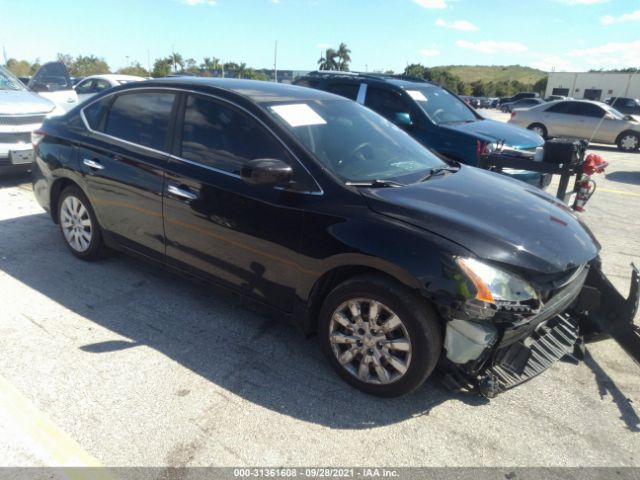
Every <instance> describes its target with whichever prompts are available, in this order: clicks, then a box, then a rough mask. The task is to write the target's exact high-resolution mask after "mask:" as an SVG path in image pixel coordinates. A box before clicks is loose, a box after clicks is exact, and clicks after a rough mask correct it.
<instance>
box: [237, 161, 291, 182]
mask: <svg viewBox="0 0 640 480" xmlns="http://www.w3.org/2000/svg"><path fill="white" fill-rule="evenodd" d="M292 177H293V169H292V168H291V166H290V165H289V164H287V163H285V162H283V161H282V160H278V159H275V158H258V159H256V160H251V161H250V162H248V163H247V164H245V165H243V167H242V169H241V170H240V178H242V180H243V181H244V182H246V183H249V184H251V185H264V186H271V187H275V186H281V185H286V184H287V183H289V182H290V181H291V178H292Z"/></svg>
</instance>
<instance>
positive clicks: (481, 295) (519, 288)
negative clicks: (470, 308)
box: [456, 257, 539, 311]
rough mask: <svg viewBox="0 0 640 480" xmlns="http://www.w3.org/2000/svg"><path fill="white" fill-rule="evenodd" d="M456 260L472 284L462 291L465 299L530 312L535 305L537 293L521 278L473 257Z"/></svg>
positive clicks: (498, 307) (536, 303)
mask: <svg viewBox="0 0 640 480" xmlns="http://www.w3.org/2000/svg"><path fill="white" fill-rule="evenodd" d="M456 263H457V264H458V266H459V267H460V270H461V271H462V273H463V274H464V276H465V277H466V280H467V281H468V282H466V283H467V284H470V285H469V286H470V287H471V288H466V289H465V291H464V293H463V296H465V297H467V300H472V301H473V300H476V301H478V302H481V303H480V305H485V306H493V307H494V308H496V309H505V310H514V311H532V310H535V309H536V308H537V307H538V305H539V302H538V294H537V293H536V291H535V289H534V288H533V287H532V286H531V285H530V284H529V283H528V282H527V281H525V280H523V279H522V278H520V277H518V276H516V275H513V274H512V273H509V272H505V271H504V270H500V269H499V268H496V267H493V266H491V265H488V264H486V263H483V262H481V261H479V260H476V259H474V258H462V257H458V258H456ZM473 303H476V302H473ZM486 304H489V305H486Z"/></svg>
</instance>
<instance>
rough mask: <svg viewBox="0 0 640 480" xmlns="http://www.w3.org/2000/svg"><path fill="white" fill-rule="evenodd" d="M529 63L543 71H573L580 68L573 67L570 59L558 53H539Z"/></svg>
mask: <svg viewBox="0 0 640 480" xmlns="http://www.w3.org/2000/svg"><path fill="white" fill-rule="evenodd" d="M530 65H531V66H532V67H533V68H537V69H539V70H543V71H545V72H551V71H554V72H575V71H577V70H580V69H579V68H576V67H575V65H574V64H573V63H572V61H571V60H568V59H566V58H564V57H562V56H559V55H540V56H539V57H538V59H537V60H535V61H533V62H531V64H530Z"/></svg>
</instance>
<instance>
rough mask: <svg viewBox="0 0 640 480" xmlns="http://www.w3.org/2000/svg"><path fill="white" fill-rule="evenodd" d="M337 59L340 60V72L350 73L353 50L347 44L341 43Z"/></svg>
mask: <svg viewBox="0 0 640 480" xmlns="http://www.w3.org/2000/svg"><path fill="white" fill-rule="evenodd" d="M336 57H337V60H338V70H340V71H343V72H348V71H349V64H350V63H351V50H350V49H349V48H348V47H347V44H346V43H344V42H341V43H340V46H339V47H338V51H337V52H336Z"/></svg>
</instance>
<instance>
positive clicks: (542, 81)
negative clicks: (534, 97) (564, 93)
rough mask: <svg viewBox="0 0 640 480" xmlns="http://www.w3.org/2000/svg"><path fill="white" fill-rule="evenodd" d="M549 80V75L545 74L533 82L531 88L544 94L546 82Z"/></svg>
mask: <svg viewBox="0 0 640 480" xmlns="http://www.w3.org/2000/svg"><path fill="white" fill-rule="evenodd" d="M548 81H549V76H548V75H545V76H544V77H542V78H541V79H540V80H538V81H537V82H536V83H534V84H533V87H532V90H533V91H534V92H537V93H539V94H540V95H544V92H546V91H547V82H548Z"/></svg>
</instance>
